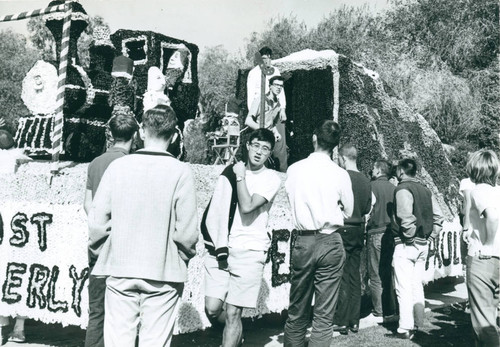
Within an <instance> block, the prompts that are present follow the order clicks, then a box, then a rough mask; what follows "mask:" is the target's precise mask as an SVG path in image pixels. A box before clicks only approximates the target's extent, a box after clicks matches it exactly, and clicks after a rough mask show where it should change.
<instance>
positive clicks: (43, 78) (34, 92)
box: [21, 60, 57, 114]
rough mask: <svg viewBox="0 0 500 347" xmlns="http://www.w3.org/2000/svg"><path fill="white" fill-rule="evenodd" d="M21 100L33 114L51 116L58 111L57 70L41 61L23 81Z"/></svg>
mask: <svg viewBox="0 0 500 347" xmlns="http://www.w3.org/2000/svg"><path fill="white" fill-rule="evenodd" d="M21 98H22V99H23V102H24V104H25V105H26V107H27V108H28V110H30V112H31V113H32V114H50V113H53V112H54V111H55V110H56V107H57V105H56V100H57V70H56V68H55V67H54V65H52V64H49V63H47V62H45V61H43V60H39V61H37V62H36V63H35V65H34V66H33V67H32V68H31V70H29V71H28V73H27V74H26V77H25V78H24V79H23V87H22V93H21Z"/></svg>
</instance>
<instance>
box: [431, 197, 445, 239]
mask: <svg viewBox="0 0 500 347" xmlns="http://www.w3.org/2000/svg"><path fill="white" fill-rule="evenodd" d="M443 222H444V217H443V212H442V211H441V207H440V206H439V202H438V201H437V199H436V197H435V196H434V195H432V233H431V235H430V237H432V238H433V239H435V238H436V237H437V236H438V235H439V232H440V231H441V230H442V229H443Z"/></svg>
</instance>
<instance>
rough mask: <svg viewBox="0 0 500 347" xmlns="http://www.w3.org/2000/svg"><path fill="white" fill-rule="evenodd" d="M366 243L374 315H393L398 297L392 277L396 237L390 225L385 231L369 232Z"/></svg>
mask: <svg viewBox="0 0 500 347" xmlns="http://www.w3.org/2000/svg"><path fill="white" fill-rule="evenodd" d="M366 244H367V248H368V274H369V277H370V292H371V299H372V304H373V315H374V316H378V317H382V316H390V315H393V314H395V313H396V312H397V299H396V293H395V291H394V284H393V279H392V255H393V254H394V238H393V236H392V234H391V230H390V227H389V228H388V230H386V231H385V232H381V233H377V234H370V233H368V239H367V242H366Z"/></svg>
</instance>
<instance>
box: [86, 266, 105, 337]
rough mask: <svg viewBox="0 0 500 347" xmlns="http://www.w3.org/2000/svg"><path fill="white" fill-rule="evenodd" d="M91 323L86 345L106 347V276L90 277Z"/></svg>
mask: <svg viewBox="0 0 500 347" xmlns="http://www.w3.org/2000/svg"><path fill="white" fill-rule="evenodd" d="M88 288H89V324H88V326H87V332H86V334H85V347H104V294H105V293H106V278H105V277H95V276H92V275H91V276H90V277H89V287H88Z"/></svg>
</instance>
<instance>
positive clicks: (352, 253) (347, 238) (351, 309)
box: [333, 225, 365, 326]
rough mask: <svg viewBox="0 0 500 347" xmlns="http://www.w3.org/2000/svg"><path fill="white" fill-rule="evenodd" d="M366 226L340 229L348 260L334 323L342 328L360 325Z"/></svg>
mask: <svg viewBox="0 0 500 347" xmlns="http://www.w3.org/2000/svg"><path fill="white" fill-rule="evenodd" d="M364 232H365V229H364V225H361V226H355V227H352V226H350V227H344V228H340V229H339V233H340V235H341V237H342V243H343V245H344V249H345V253H346V258H345V264H344V271H343V274H342V280H341V282H340V292H339V299H338V304H337V310H336V311H335V316H334V319H333V322H334V323H335V324H337V325H342V326H354V325H359V314H360V312H359V311H360V309H361V274H360V271H359V267H360V263H361V251H362V249H363V239H364Z"/></svg>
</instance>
